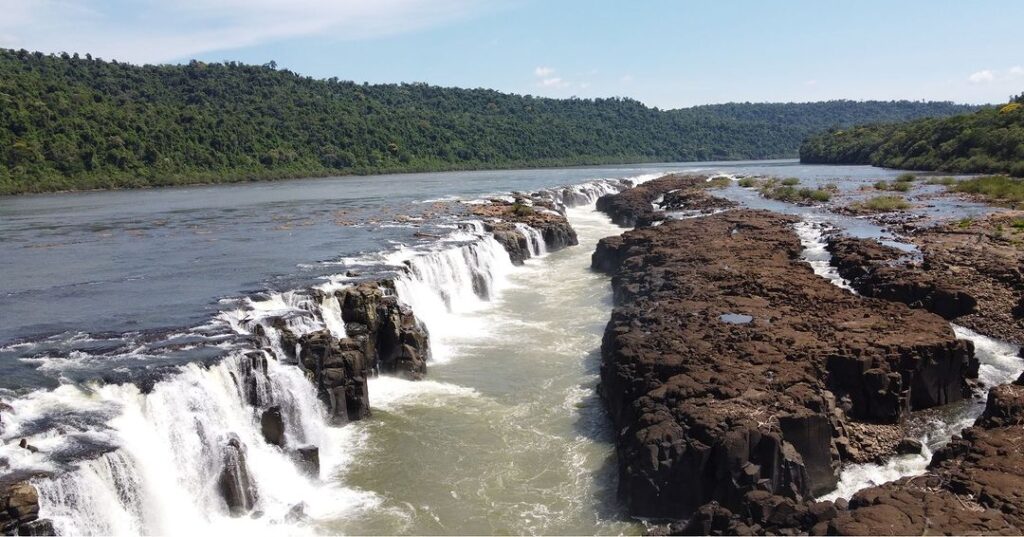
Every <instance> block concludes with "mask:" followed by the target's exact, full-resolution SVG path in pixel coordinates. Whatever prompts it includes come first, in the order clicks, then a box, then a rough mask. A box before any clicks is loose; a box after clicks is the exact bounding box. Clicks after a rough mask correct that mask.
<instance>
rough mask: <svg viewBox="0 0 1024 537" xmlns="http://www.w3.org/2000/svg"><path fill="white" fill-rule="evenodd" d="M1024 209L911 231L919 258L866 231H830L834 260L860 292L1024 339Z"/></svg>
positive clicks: (984, 330)
mask: <svg viewBox="0 0 1024 537" xmlns="http://www.w3.org/2000/svg"><path fill="white" fill-rule="evenodd" d="M1022 216H1024V213H1019V212H1011V213H1001V214H995V215H991V216H988V217H985V218H979V219H974V220H971V219H968V220H961V221H959V222H952V223H945V224H940V225H937V226H932V227H927V228H918V229H914V230H912V231H911V233H910V234H909V235H908V239H909V240H910V241H912V242H913V243H914V244H915V245H917V247H918V248H919V249H920V251H921V260H920V261H914V260H910V261H907V260H906V259H904V257H905V256H904V254H903V253H902V252H900V251H899V250H896V249H894V248H889V247H885V246H882V245H880V244H878V243H877V242H876V241H873V240H869V239H851V238H847V237H834V238H832V239H831V240H830V241H829V243H828V249H829V251H830V252H832V256H833V258H832V259H833V265H835V266H836V267H837V269H838V270H839V273H840V274H841V275H843V276H844V277H846V278H847V279H849V280H851V282H852V285H853V287H854V288H855V289H857V291H858V292H860V293H862V294H864V295H868V296H877V297H880V298H886V299H889V300H898V301H901V302H905V303H907V304H910V305H911V306H912V307H920V308H924V309H927V310H929V311H933V312H935V313H938V314H939V315H942V316H943V317H945V318H946V319H951V320H952V319H955V320H956V322H957V323H958V324H961V325H963V326H966V327H968V328H971V329H972V330H975V331H977V332H980V333H983V334H986V335H989V336H993V337H998V338H1000V339H1004V340H1006V341H1011V342H1014V343H1017V344H1024V299H1022V298H1021V297H1022V295H1024V276H1022V273H1021V271H1022V269H1024V249H1022V248H1021V246H1020V245H1021V243H1022V241H1024V229H1022V228H1024V226H1021V224H1020V223H1021V222H1024V220H1022Z"/></svg>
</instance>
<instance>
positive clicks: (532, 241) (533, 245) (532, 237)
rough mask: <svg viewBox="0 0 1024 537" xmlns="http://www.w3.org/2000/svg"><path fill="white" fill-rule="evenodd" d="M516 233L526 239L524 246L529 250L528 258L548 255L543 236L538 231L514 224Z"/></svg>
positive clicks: (524, 225) (517, 223)
mask: <svg viewBox="0 0 1024 537" xmlns="http://www.w3.org/2000/svg"><path fill="white" fill-rule="evenodd" d="M516 231H518V232H520V233H522V234H523V236H524V237H526V244H527V247H528V248H529V250H530V257H540V256H542V255H546V254H547V253H548V248H547V244H546V243H545V242H544V236H543V235H541V233H540V231H537V230H536V229H534V228H532V227H530V226H528V225H526V224H523V223H519V222H516Z"/></svg>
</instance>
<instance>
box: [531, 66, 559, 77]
mask: <svg viewBox="0 0 1024 537" xmlns="http://www.w3.org/2000/svg"><path fill="white" fill-rule="evenodd" d="M533 74H535V75H537V76H539V77H549V76H551V75H553V74H555V70H554V69H552V68H551V67H538V68H536V69H534V70H533Z"/></svg>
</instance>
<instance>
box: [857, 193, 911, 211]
mask: <svg viewBox="0 0 1024 537" xmlns="http://www.w3.org/2000/svg"><path fill="white" fill-rule="evenodd" d="M851 207H853V208H854V209H855V210H858V211H865V212H875V213H880V212H890V211H903V210H906V209H909V208H910V203H908V202H907V200H906V199H904V198H903V197H901V196H876V197H873V198H870V199H866V200H864V201H860V202H857V203H854V204H852V205H851Z"/></svg>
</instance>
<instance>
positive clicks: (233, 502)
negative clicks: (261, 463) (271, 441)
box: [217, 436, 259, 516]
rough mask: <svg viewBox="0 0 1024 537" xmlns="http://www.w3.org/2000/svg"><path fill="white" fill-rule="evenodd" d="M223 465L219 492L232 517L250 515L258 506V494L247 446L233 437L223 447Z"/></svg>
mask: <svg viewBox="0 0 1024 537" xmlns="http://www.w3.org/2000/svg"><path fill="white" fill-rule="evenodd" d="M222 458H223V465H222V467H221V471H220V476H219V478H218V479H217V490H219V491H220V495H221V497H222V498H223V499H224V503H225V504H226V505H227V508H228V512H229V513H231V516H243V515H246V514H248V513H249V512H251V511H252V510H253V508H254V507H255V506H256V501H257V500H258V498H259V497H258V494H257V491H256V485H255V483H253V481H252V479H251V478H250V476H249V464H248V461H247V460H246V456H245V444H243V443H242V441H241V440H239V439H238V437H235V436H232V437H231V438H229V439H228V440H227V442H225V444H224V446H223V454H222Z"/></svg>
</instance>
